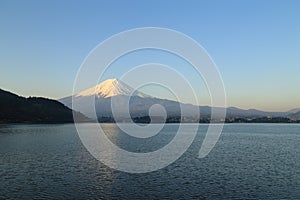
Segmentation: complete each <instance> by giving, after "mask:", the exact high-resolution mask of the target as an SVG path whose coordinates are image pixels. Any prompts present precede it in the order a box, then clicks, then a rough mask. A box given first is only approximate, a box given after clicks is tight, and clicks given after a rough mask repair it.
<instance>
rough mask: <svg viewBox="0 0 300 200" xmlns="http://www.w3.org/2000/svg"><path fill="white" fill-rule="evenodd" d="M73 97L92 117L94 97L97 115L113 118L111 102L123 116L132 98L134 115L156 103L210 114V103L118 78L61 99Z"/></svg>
mask: <svg viewBox="0 0 300 200" xmlns="http://www.w3.org/2000/svg"><path fill="white" fill-rule="evenodd" d="M72 98H73V100H74V101H76V105H78V106H77V108H76V109H77V110H76V111H79V112H81V113H83V114H85V115H86V116H88V117H90V118H95V117H94V115H93V113H92V112H91V111H90V110H91V109H90V108H91V107H90V106H89V105H88V103H87V102H91V100H93V98H94V100H95V110H96V117H97V118H98V120H99V118H111V117H113V115H112V109H111V105H112V102H113V103H114V109H116V110H118V114H119V115H120V116H118V117H122V116H123V115H124V116H127V115H126V109H125V108H126V105H128V102H129V112H130V116H131V117H132V118H136V117H145V116H149V110H150V108H151V107H152V106H153V105H156V104H159V105H161V106H162V107H164V109H165V111H166V114H167V117H178V116H181V117H190V118H192V119H193V117H194V116H198V115H199V113H197V112H196V111H197V110H198V111H200V114H201V117H206V118H207V117H210V114H211V107H209V106H196V105H192V104H184V103H181V102H177V101H172V100H168V99H160V98H156V97H153V96H151V95H148V94H144V93H142V92H140V91H138V90H134V89H133V88H132V87H130V86H129V85H127V84H126V83H124V82H123V81H121V80H118V79H108V80H106V81H104V82H102V83H100V84H98V85H96V86H94V87H92V88H89V89H86V90H84V91H82V92H79V93H77V94H74V95H73V96H68V97H65V98H62V99H59V100H58V101H60V102H61V103H63V104H64V105H66V106H67V107H69V108H72ZM180 107H183V108H184V110H185V113H188V116H187V115H183V114H182V113H181V110H180ZM215 109H216V110H219V111H223V110H224V109H226V112H227V117H261V116H286V115H287V113H285V112H265V111H260V110H255V109H249V110H243V109H239V108H235V107H229V108H222V107H218V108H215Z"/></svg>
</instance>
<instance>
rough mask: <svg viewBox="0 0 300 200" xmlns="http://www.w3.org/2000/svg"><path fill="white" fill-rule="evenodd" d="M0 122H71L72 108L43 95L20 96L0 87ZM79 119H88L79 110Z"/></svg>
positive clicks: (77, 115)
mask: <svg viewBox="0 0 300 200" xmlns="http://www.w3.org/2000/svg"><path fill="white" fill-rule="evenodd" d="M0 111H1V112H0V123H71V122H73V113H72V110H71V109H70V108H68V107H66V106H65V105H63V104H62V103H60V102H58V101H56V100H53V99H47V98H43V97H28V98H25V97H22V96H19V95H17V94H14V93H12V92H9V91H5V90H2V89H0ZM74 115H75V116H76V118H77V119H79V120H80V121H82V122H84V121H88V120H89V119H88V118H87V117H85V116H84V115H83V114H81V113H79V112H74Z"/></svg>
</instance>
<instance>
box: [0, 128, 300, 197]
mask: <svg viewBox="0 0 300 200" xmlns="http://www.w3.org/2000/svg"><path fill="white" fill-rule="evenodd" d="M102 126H103V129H105V130H106V132H107V134H109V138H110V139H111V140H112V141H113V142H114V143H116V144H117V145H118V146H120V147H122V148H124V149H127V150H129V151H134V152H147V151H153V150H156V149H159V148H161V147H163V146H164V145H166V144H167V143H168V142H169V141H170V140H172V138H173V137H174V134H175V133H176V130H177V128H178V125H176V124H168V125H166V126H165V128H164V129H163V130H162V131H161V133H159V134H158V135H157V136H154V137H152V138H149V139H136V138H132V137H130V136H128V135H126V134H125V133H123V132H122V131H120V130H119V129H118V128H117V127H116V125H114V124H103V125H102ZM186 126H189V125H186ZM206 129H207V125H200V126H199V131H198V133H197V136H196V138H195V140H194V142H193V144H192V145H191V147H190V148H189V149H188V150H187V151H186V152H185V153H184V155H183V156H182V157H181V158H180V159H178V160H177V161H176V162H174V163H173V164H171V165H169V166H168V167H166V168H163V169H161V170H159V171H155V172H151V173H146V174H128V173H124V172H119V171H116V170H113V169H110V168H108V167H106V166H105V165H103V164H102V163H100V162H99V161H97V160H95V159H94V158H93V157H92V156H91V155H90V154H89V153H88V152H87V150H86V149H85V148H84V146H83V145H82V144H81V141H80V139H79V137H78V135H77V132H76V129H75V127H74V125H73V124H65V125H0V180H1V181H0V198H1V199H2V198H3V199H28V198H38V199H46V198H47V199H48V198H51V199H57V198H60V199H61V198H65V199H74V198H77V199H86V198H90V199H91V198H93V199H95V198H96V199H145V198H147V199H162V198H170V199H174V198H176V199H211V198H214V199H224V198H227V199H228V198H230V199H240V198H246V199H282V198H285V199H300V148H299V147H300V125H296V124H293V125H291V124H229V125H225V127H224V132H223V133H222V135H221V138H220V140H219V141H218V143H217V145H216V146H215V148H214V149H213V150H212V151H211V153H210V154H209V155H208V156H207V157H205V158H204V159H198V158H197V156H198V151H199V149H200V146H201V143H202V141H203V138H204V136H205V131H206ZM186 134H189V133H186Z"/></svg>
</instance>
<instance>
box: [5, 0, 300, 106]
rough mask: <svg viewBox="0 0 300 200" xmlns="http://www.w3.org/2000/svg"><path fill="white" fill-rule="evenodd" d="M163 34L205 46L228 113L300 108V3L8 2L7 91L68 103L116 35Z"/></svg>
mask: <svg viewBox="0 0 300 200" xmlns="http://www.w3.org/2000/svg"><path fill="white" fill-rule="evenodd" d="M145 26H155V27H164V28H170V29H175V30H177V31H180V32H183V33H185V34H187V35H189V36H190V37H192V38H194V39H195V40H196V41H197V42H199V43H200V44H201V45H202V46H203V47H204V48H205V49H206V50H207V51H208V53H209V54H210V55H211V57H212V58H213V59H214V61H215V62H216V64H217V66H218V68H219V70H220V72H221V74H222V76H223V79H224V83H225V87H226V89H227V95H228V106H238V107H241V108H258V109H264V110H288V109H291V108H297V107H300V93H299V91H300V90H299V89H300V78H299V75H300V1H297V0H295V1H289V0H287V1H276V0H272V1H267V0H266V1H261V0H257V1H254V0H251V1H250V0H249V1H247V0H245V1H239V0H237V1H221V0H220V1H174V0H170V1H159V0H157V1H121V0H120V1H67V0H63V1H58V0H57V1H56V0H51V1H50V0H49V1H28V0H26V1H20V0H18V1H15V0H0V30H1V31H0V67H1V73H0V88H3V89H7V90H10V91H13V92H16V93H18V94H20V95H24V96H29V95H31V96H45V97H49V98H60V97H63V96H67V95H69V94H71V92H72V86H73V81H74V78H75V75H76V72H77V70H78V68H79V66H80V64H81V63H82V61H83V59H84V58H85V57H86V56H87V54H88V53H89V52H90V51H91V50H92V49H93V48H94V47H95V46H96V45H97V44H99V43H100V42H101V41H103V40H104V39H106V38H108V37H110V36H111V35H113V34H116V33H119V32H121V31H125V30H128V29H132V28H137V27H145Z"/></svg>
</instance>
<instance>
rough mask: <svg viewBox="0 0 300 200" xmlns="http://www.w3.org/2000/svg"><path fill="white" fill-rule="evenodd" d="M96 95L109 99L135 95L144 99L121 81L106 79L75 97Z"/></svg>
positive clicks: (141, 94)
mask: <svg viewBox="0 0 300 200" xmlns="http://www.w3.org/2000/svg"><path fill="white" fill-rule="evenodd" d="M92 95H96V96H97V97H99V98H109V97H113V96H117V95H126V96H131V95H136V96H140V97H146V96H148V95H145V94H143V93H141V92H139V91H135V90H134V89H133V88H132V87H130V86H128V85H127V84H125V83H124V82H123V81H120V80H118V79H115V78H113V79H107V80H105V81H103V82H102V83H100V84H98V85H96V86H95V87H92V88H89V89H87V90H84V91H82V92H80V93H78V94H77V95H76V96H77V97H79V96H92Z"/></svg>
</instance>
